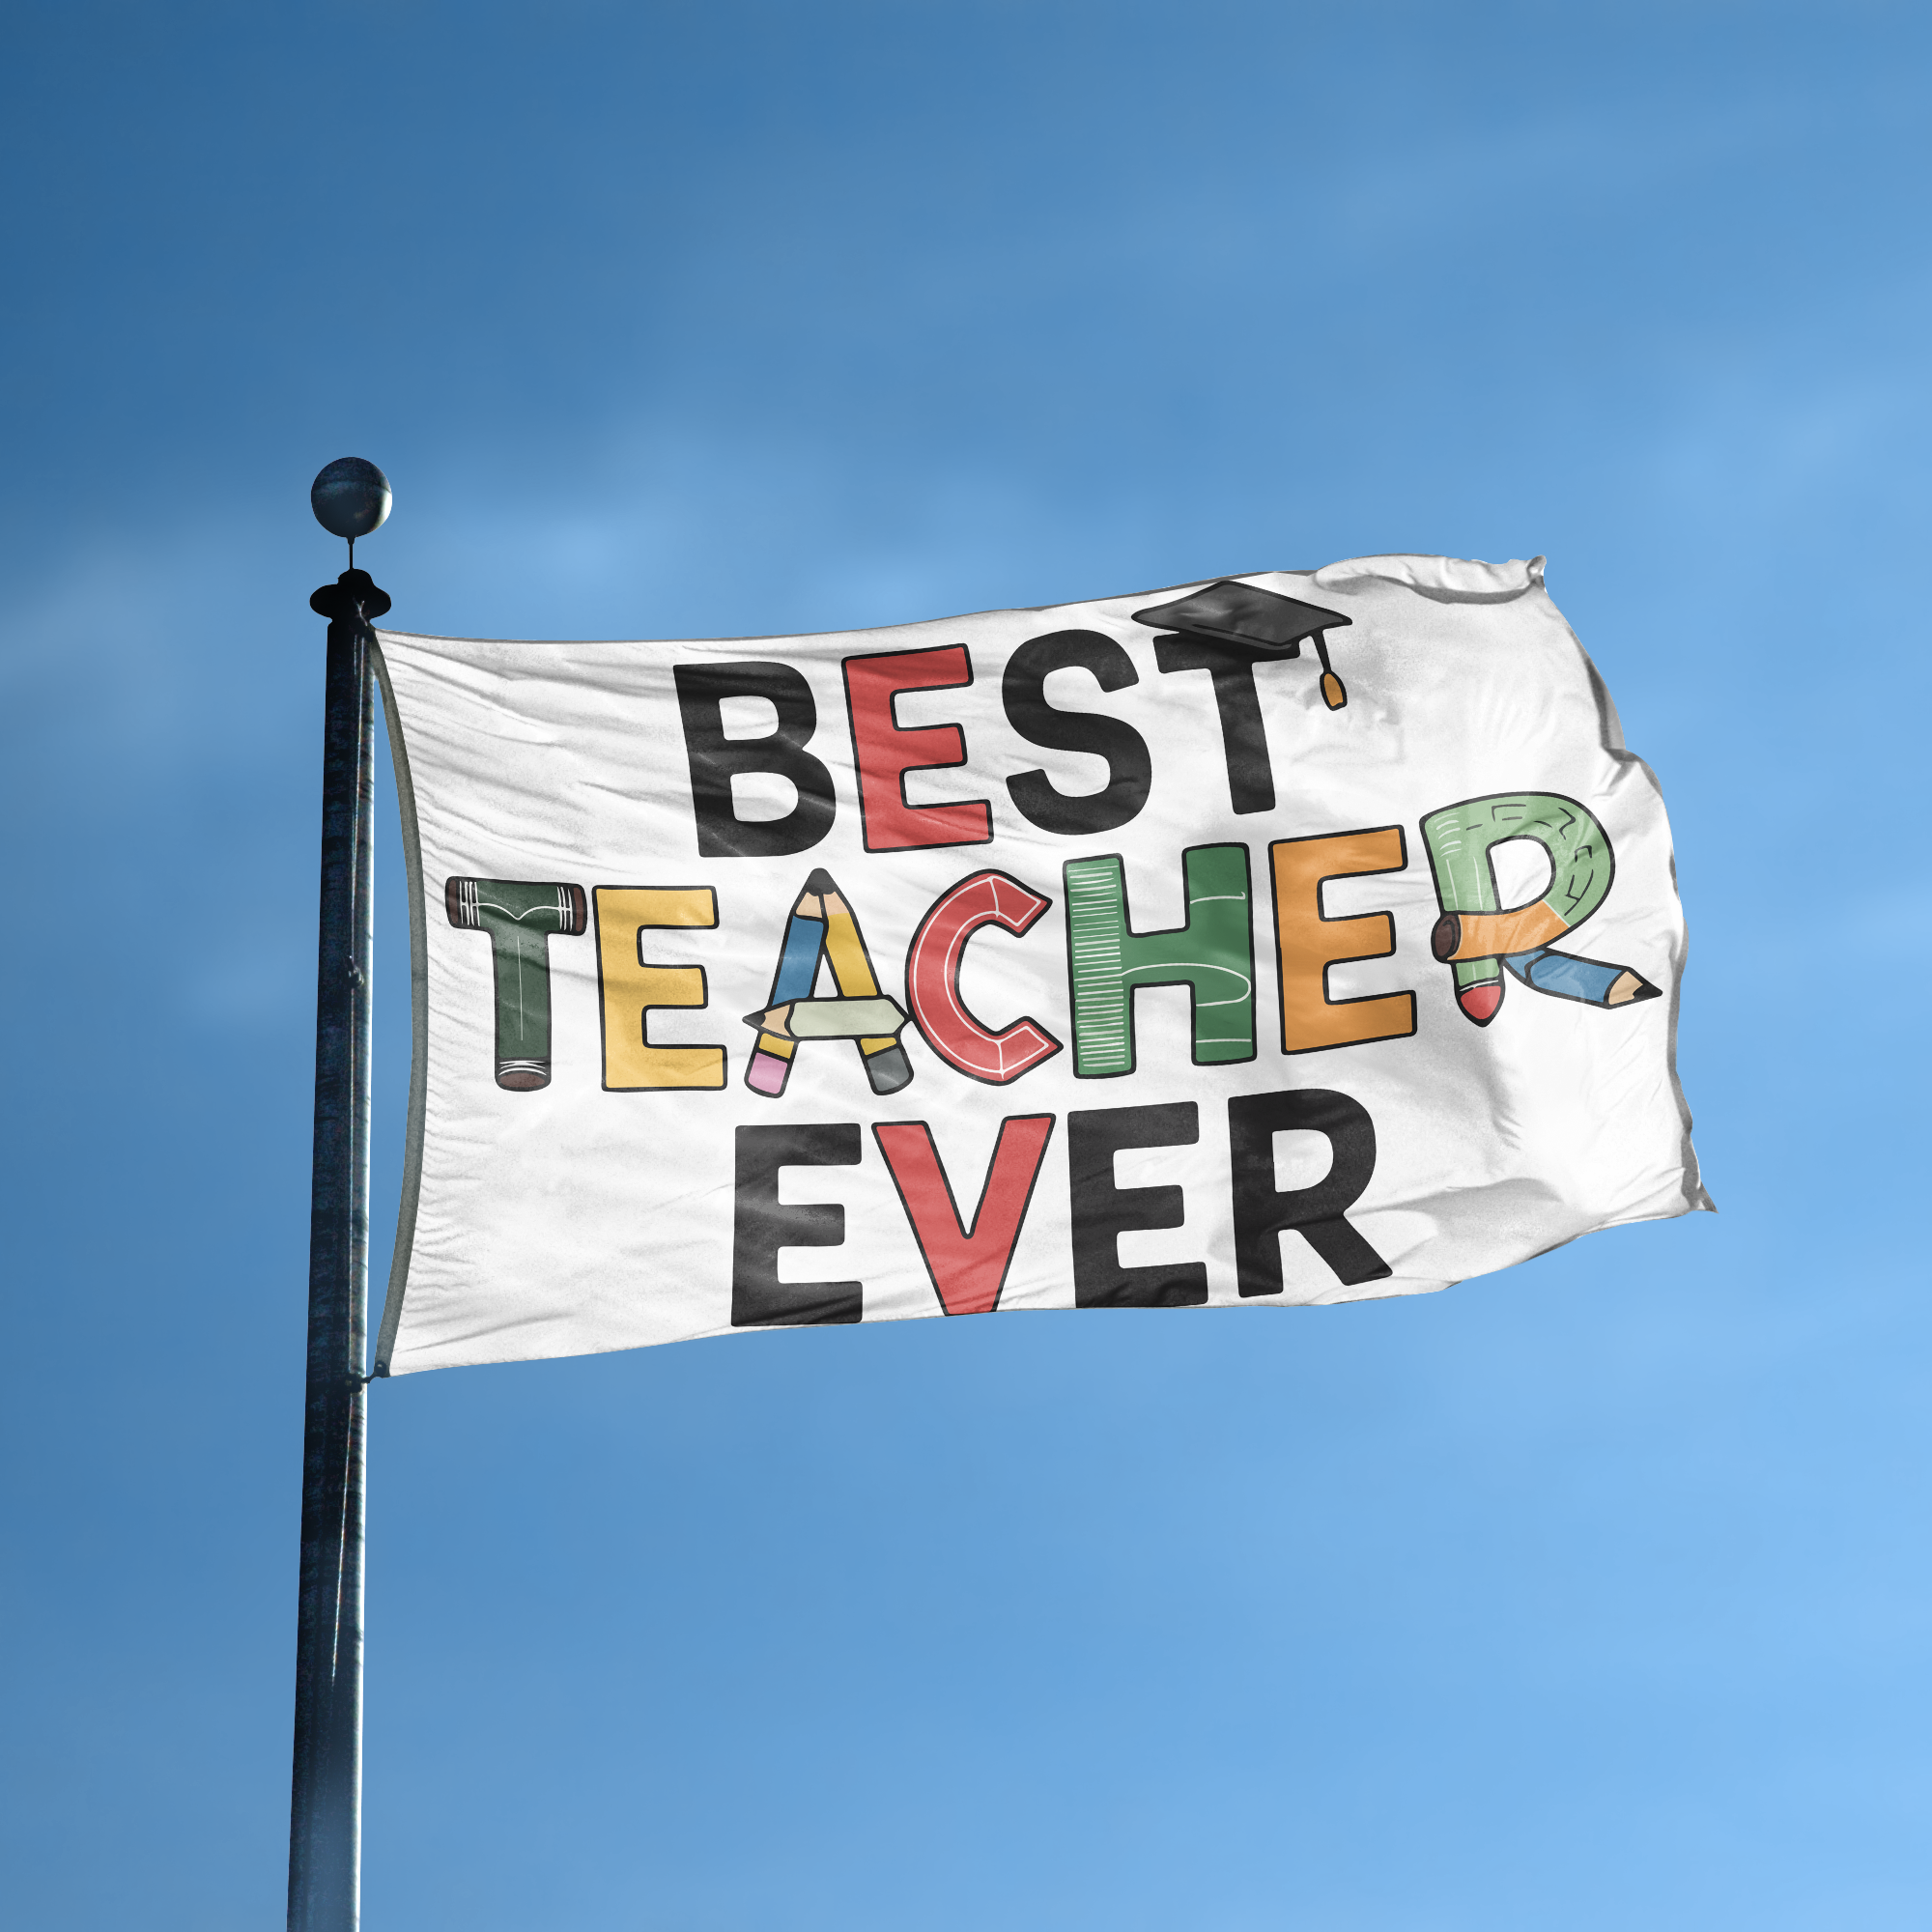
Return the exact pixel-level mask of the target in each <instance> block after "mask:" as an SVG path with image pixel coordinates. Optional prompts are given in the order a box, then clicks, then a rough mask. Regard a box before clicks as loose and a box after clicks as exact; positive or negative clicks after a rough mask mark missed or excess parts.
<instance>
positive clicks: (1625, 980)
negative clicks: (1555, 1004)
mask: <svg viewBox="0 0 1932 1932" xmlns="http://www.w3.org/2000/svg"><path fill="white" fill-rule="evenodd" d="M1503 964H1504V965H1505V966H1506V967H1508V968H1509V970H1510V971H1511V972H1512V973H1513V974H1515V976H1516V977H1517V978H1518V979H1519V980H1521V981H1522V983H1523V984H1524V985H1525V986H1534V987H1535V988H1536V990H1537V991H1538V992H1539V993H1553V994H1554V995H1555V996H1556V997H1557V998H1558V999H1559V1000H1581V1001H1582V1002H1583V1004H1584V1005H1585V1006H1591V1007H1623V1006H1629V1005H1630V1004H1631V1003H1632V1002H1633V1001H1634V1000H1659V999H1662V997H1663V993H1662V988H1661V987H1658V986H1653V985H1652V984H1651V983H1650V981H1649V980H1646V979H1645V978H1644V977H1643V975H1642V974H1640V973H1635V972H1633V971H1632V970H1631V968H1630V967H1628V966H1606V965H1605V963H1604V962H1603V961H1602V960H1601V959H1581V958H1578V957H1577V954H1576V953H1574V952H1557V951H1556V949H1555V948H1554V947H1550V946H1539V947H1536V948H1534V949H1533V950H1532V951H1530V952H1509V953H1505V954H1504V955H1503Z"/></svg>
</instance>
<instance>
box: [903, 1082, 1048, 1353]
mask: <svg viewBox="0 0 1932 1932" xmlns="http://www.w3.org/2000/svg"><path fill="white" fill-rule="evenodd" d="M872 1132H873V1134H874V1135H875V1136H876V1137H877V1139H878V1143H879V1151H880V1152H881V1153H882V1154H884V1155H885V1157H886V1166H887V1168H888V1169H889V1170H890V1171H891V1173H892V1177H893V1185H894V1186H895V1187H896V1188H897V1189H898V1191H899V1199H900V1201H901V1202H903V1203H904V1204H905V1210H906V1219H907V1220H908V1221H910V1222H911V1223H912V1232H913V1238H914V1239H915V1240H916V1241H918V1243H919V1252H920V1255H921V1257H922V1259H923V1261H924V1263H925V1266H926V1272H927V1273H928V1274H930V1275H931V1276H932V1285H933V1287H934V1288H936V1289H937V1290H938V1291H939V1300H940V1305H941V1306H942V1307H943V1308H944V1309H945V1310H946V1312H947V1314H949V1315H989V1314H991V1313H992V1311H993V1310H994V1309H995V1308H997V1307H998V1306H999V1303H1000V1290H1001V1289H1002V1288H1004V1287H1005V1286H1006V1280H1007V1269H1008V1268H1009V1267H1010V1266H1011V1265H1012V1260H1013V1247H1014V1244H1015V1243H1016V1242H1017V1241H1018V1240H1019V1237H1020V1223H1021V1222H1022V1221H1024V1220H1025V1219H1026V1210H1027V1203H1028V1202H1029V1201H1031V1200H1032V1199H1033V1184H1034V1182H1035V1181H1036V1180H1037V1179H1039V1164H1040V1162H1041V1161H1042V1160H1043V1159H1044V1158H1045V1156H1046V1143H1047V1137H1048V1136H1049V1135H1050V1134H1051V1133H1052V1132H1053V1116H1052V1115H1051V1114H1015V1115H1012V1116H1011V1117H1010V1118H1009V1119H1007V1120H1004V1121H1002V1122H1000V1139H999V1144H998V1145H997V1146H996V1147H995V1148H994V1149H993V1164H992V1166H991V1167H990V1168H988V1169H987V1171H986V1185H985V1187H984V1188H983V1189H982V1190H981V1192H980V1206H979V1208H978V1209H977V1211H976V1212H975V1213H974V1216H973V1228H972V1232H971V1233H970V1234H969V1233H968V1232H967V1230H966V1228H965V1227H964V1225H963V1224H962V1223H961V1222H960V1219H959V1209H958V1207H957V1205H956V1204H955V1203H954V1201H953V1199H952V1185H951V1184H950V1183H949V1182H948V1180H947V1179H946V1170H945V1169H944V1168H943V1167H941V1166H940V1164H939V1151H938V1150H937V1149H936V1148H935V1147H934V1146H933V1144H932V1132H931V1129H930V1128H928V1127H927V1126H926V1124H925V1122H923V1121H894V1122H889V1123H888V1124H886V1125H884V1126H875V1127H874V1128H873V1129H872Z"/></svg>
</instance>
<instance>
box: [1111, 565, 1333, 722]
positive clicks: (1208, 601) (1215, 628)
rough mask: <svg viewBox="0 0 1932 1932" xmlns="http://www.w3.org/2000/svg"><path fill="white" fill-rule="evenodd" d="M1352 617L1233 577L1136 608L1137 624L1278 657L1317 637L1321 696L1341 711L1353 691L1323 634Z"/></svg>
mask: <svg viewBox="0 0 1932 1932" xmlns="http://www.w3.org/2000/svg"><path fill="white" fill-rule="evenodd" d="M1134 622H1135V623H1136V624H1151V625H1152V626H1153V627H1154V628H1155V629H1156V630H1163V631H1185V632H1189V633H1191V634H1192V635H1194V636H1195V637H1198V638H1213V639H1217V640H1218V641H1219V642H1221V643H1227V644H1245V645H1246V646H1247V647H1248V648H1249V649H1250V650H1253V651H1266V652H1268V653H1269V654H1270V655H1273V656H1277V657H1285V658H1298V657H1299V656H1300V655H1301V640H1302V639H1304V638H1313V639H1315V654H1316V656H1317V657H1319V658H1320V659H1321V697H1322V701H1323V702H1324V703H1325V704H1326V705H1327V706H1328V709H1329V710H1330V711H1339V710H1341V708H1342V707H1343V705H1345V704H1346V703H1348V701H1349V694H1348V692H1347V691H1346V690H1344V689H1343V686H1342V680H1341V679H1340V678H1339V677H1337V676H1336V675H1335V673H1334V671H1333V669H1332V668H1330V667H1329V663H1328V640H1327V639H1326V638H1325V637H1324V636H1323V635H1322V634H1323V632H1325V631H1330V630H1333V629H1334V628H1335V627H1336V626H1337V625H1339V624H1347V623H1348V622H1350V619H1349V618H1347V617H1345V616H1343V614H1342V613H1341V611H1324V610H1322V608H1321V605H1319V604H1304V603H1303V602H1302V601H1301V599H1300V598H1298V597H1284V596H1282V594H1281V593H1280V592H1279V591H1276V590H1261V589H1258V588H1257V587H1256V586H1255V585H1254V584H1252V583H1236V582H1232V581H1230V580H1229V579H1227V578H1223V579H1222V580H1221V582H1218V583H1210V584H1208V587H1207V589H1205V590H1194V591H1190V592H1189V593H1188V594H1187V595H1186V596H1185V597H1177V598H1176V599H1175V601H1174V602H1173V603H1172V604H1154V605H1151V606H1150V607H1149V608H1148V609H1147V610H1145V611H1135V612H1134Z"/></svg>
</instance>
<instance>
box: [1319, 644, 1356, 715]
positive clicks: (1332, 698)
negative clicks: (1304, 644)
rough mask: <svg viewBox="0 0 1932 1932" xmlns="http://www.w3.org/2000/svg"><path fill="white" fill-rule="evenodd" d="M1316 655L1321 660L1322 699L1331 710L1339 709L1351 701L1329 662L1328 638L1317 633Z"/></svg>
mask: <svg viewBox="0 0 1932 1932" xmlns="http://www.w3.org/2000/svg"><path fill="white" fill-rule="evenodd" d="M1315 655H1316V656H1317V657H1319V658H1320V659H1321V701H1322V703H1323V704H1325V705H1326V706H1327V707H1328V709H1329V710H1330V711H1339V710H1341V708H1342V707H1343V705H1345V704H1346V703H1348V701H1349V694H1348V691H1347V690H1346V689H1345V687H1344V686H1343V683H1342V680H1341V679H1340V678H1339V677H1337V676H1336V675H1335V672H1334V669H1333V668H1332V667H1331V666H1330V665H1329V663H1328V639H1326V638H1324V637H1323V636H1322V635H1321V632H1320V631H1317V632H1316V634H1315Z"/></svg>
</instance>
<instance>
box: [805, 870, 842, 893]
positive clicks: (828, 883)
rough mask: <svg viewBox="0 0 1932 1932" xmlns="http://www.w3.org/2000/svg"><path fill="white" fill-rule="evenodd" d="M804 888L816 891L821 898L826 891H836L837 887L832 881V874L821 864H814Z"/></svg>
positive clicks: (810, 891)
mask: <svg viewBox="0 0 1932 1932" xmlns="http://www.w3.org/2000/svg"><path fill="white" fill-rule="evenodd" d="M805 889H806V891H807V892H809V893H816V894H818V895H819V896H820V897H821V898H822V897H823V896H824V895H826V894H827V893H836V892H837V891H838V887H837V886H835V885H834V884H833V883H832V874H831V873H830V872H828V871H827V870H826V869H825V867H823V866H814V867H812V868H811V876H810V878H809V879H807V880H806V882H805Z"/></svg>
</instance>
